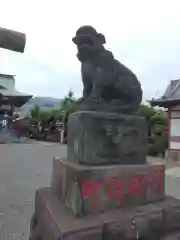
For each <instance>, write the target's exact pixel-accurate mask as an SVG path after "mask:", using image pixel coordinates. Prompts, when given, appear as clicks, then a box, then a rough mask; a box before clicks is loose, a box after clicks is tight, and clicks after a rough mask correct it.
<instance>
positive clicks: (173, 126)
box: [149, 79, 180, 158]
mask: <svg viewBox="0 0 180 240" xmlns="http://www.w3.org/2000/svg"><path fill="white" fill-rule="evenodd" d="M149 102H150V104H151V106H159V107H163V108H165V109H167V112H168V117H169V121H168V146H169V147H168V150H169V151H171V152H178V156H179V157H180V154H179V153H180V79H178V80H171V82H170V84H169V86H168V87H167V89H166V91H165V92H164V94H163V96H162V97H160V98H158V99H152V100H150V101H149ZM179 157H178V158H179Z"/></svg>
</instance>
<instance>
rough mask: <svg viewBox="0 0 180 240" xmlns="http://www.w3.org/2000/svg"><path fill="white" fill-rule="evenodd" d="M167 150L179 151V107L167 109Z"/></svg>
mask: <svg viewBox="0 0 180 240" xmlns="http://www.w3.org/2000/svg"><path fill="white" fill-rule="evenodd" d="M168 130H169V149H170V150H175V151H180V105H178V106H176V107H174V108H171V109H169V127H168Z"/></svg>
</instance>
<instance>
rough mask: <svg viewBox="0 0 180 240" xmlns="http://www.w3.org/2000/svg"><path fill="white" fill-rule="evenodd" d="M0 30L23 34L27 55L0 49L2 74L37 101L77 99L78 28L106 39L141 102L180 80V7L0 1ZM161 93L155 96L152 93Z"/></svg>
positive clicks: (174, 4) (171, 4) (165, 3)
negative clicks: (137, 86) (134, 81)
mask: <svg viewBox="0 0 180 240" xmlns="http://www.w3.org/2000/svg"><path fill="white" fill-rule="evenodd" d="M0 10H1V13H0V26H1V27H6V28H10V29H13V30H17V31H22V32H25V33H26V36H27V43H26V48H25V53H24V54H20V53H15V52H11V51H8V50H3V49H0V72H1V73H8V74H15V75H16V82H17V83H16V88H17V89H18V90H20V91H22V92H25V93H32V94H35V95H38V96H52V97H59V98H61V97H63V96H64V95H66V94H67V92H68V90H69V89H70V88H71V89H72V90H73V91H74V92H75V93H76V95H77V96H81V92H82V84H81V76H80V63H79V62H78V60H77V58H76V46H75V45H74V44H73V42H72V40H71V39H72V37H73V36H74V35H75V31H76V30H77V28H79V27H80V26H82V25H87V24H88V25H92V26H94V27H95V28H96V29H97V31H99V32H101V33H103V34H105V36H106V40H107V44H106V47H107V48H108V49H110V50H112V51H113V53H114V55H115V57H116V58H117V59H118V60H119V61H120V62H122V63H124V64H125V65H126V66H128V67H129V68H130V69H131V70H132V71H133V72H134V73H135V74H136V75H137V76H138V78H139V80H140V82H141V84H142V87H143V90H144V99H149V98H151V97H154V96H155V95H156V96H158V95H160V94H161V93H162V92H163V91H164V89H165V87H166V86H167V84H168V83H169V81H170V79H177V78H180V1H179V0H177V1H175V0H170V1H168V0H167V1H166V0H164V1H161V0H156V1H155V0H151V1H147V0H142V1H140V0H131V1H130V0H124V1H121V0H117V1H116V0H111V1H109V0H104V1H101V0H91V1H86V0H83V1H81V0H64V1H62V0H43V1H42V0H36V1H35V0H11V1H10V0H0ZM158 90H159V93H158V94H156V92H157V91H158Z"/></svg>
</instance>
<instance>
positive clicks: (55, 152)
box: [0, 142, 66, 240]
mask: <svg viewBox="0 0 180 240" xmlns="http://www.w3.org/2000/svg"><path fill="white" fill-rule="evenodd" d="M0 152H1V157H0V240H27V239H28V236H29V224H30V218H31V216H32V213H33V208H34V204H33V203H34V195H35V191H36V189H37V188H39V187H43V186H48V185H49V184H50V180H51V173H52V158H53V156H62V157H64V156H66V147H64V146H62V145H60V144H51V143H50V144H48V143H36V142H34V143H33V144H10V145H5V144H2V145H0Z"/></svg>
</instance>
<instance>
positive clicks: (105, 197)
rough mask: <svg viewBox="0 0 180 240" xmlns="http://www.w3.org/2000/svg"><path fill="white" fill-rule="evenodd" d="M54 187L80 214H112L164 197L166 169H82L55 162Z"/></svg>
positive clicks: (149, 167) (156, 167) (79, 166)
mask: <svg viewBox="0 0 180 240" xmlns="http://www.w3.org/2000/svg"><path fill="white" fill-rule="evenodd" d="M52 186H53V189H54V191H55V192H56V195H58V196H59V198H61V199H63V201H64V203H65V205H66V206H67V207H68V208H70V209H71V210H72V211H73V212H74V213H75V214H76V215H86V214H89V213H94V212H101V211H109V210H110V209H115V208H119V207H122V206H131V205H132V206H134V205H139V204H144V203H147V202H154V201H157V200H161V199H163V198H164V166H161V165H160V166H157V165H156V166H155V165H154V166H152V165H135V166H132V165H115V166H113V165H112V166H102V167H99V166H98V167H82V166H81V165H79V164H72V163H71V162H69V161H64V160H58V159H55V160H54V174H53V180H52Z"/></svg>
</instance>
